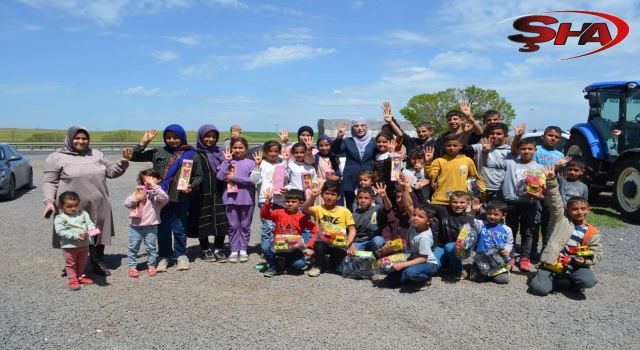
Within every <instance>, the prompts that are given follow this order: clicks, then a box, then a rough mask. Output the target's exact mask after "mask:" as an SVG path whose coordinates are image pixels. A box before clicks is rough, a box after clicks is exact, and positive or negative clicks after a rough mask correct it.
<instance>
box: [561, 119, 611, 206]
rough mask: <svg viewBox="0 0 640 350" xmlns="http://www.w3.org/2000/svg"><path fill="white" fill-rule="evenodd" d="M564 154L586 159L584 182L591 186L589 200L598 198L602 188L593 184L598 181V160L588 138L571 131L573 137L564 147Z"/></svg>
mask: <svg viewBox="0 0 640 350" xmlns="http://www.w3.org/2000/svg"><path fill="white" fill-rule="evenodd" d="M564 154H566V155H567V156H580V158H582V161H584V163H585V165H586V169H585V172H584V176H583V178H582V182H584V184H585V185H587V187H589V202H593V201H595V200H596V199H598V196H599V195H600V191H601V189H602V188H601V187H593V186H591V185H592V184H593V183H597V179H596V175H597V171H598V170H597V169H598V160H597V159H595V158H593V155H592V154H591V147H589V142H587V139H586V138H585V137H584V136H583V135H582V134H580V133H579V132H574V133H571V138H570V139H569V141H568V142H567V145H566V146H565V147H564Z"/></svg>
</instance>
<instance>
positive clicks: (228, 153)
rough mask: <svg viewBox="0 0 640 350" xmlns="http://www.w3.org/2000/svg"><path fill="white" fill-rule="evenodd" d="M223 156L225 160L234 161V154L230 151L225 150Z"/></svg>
mask: <svg viewBox="0 0 640 350" xmlns="http://www.w3.org/2000/svg"><path fill="white" fill-rule="evenodd" d="M222 154H223V155H224V160H232V159H233V152H231V150H230V149H228V148H227V149H225V150H224V151H222Z"/></svg>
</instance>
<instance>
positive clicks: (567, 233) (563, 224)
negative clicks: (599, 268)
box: [540, 179, 604, 265]
mask: <svg viewBox="0 0 640 350" xmlns="http://www.w3.org/2000/svg"><path fill="white" fill-rule="evenodd" d="M546 196H547V197H548V200H549V211H550V213H551V227H552V230H551V237H549V242H548V243H547V247H546V248H545V249H544V251H543V252H542V256H540V260H541V261H542V262H545V263H548V264H555V263H556V262H557V261H558V257H559V256H560V252H561V251H562V249H564V247H565V245H566V244H567V242H568V241H569V239H570V238H571V235H572V234H573V232H574V231H575V225H574V224H573V222H571V220H569V218H567V217H566V216H565V214H564V204H563V202H562V196H561V195H560V190H559V186H558V180H556V179H554V180H547V194H546ZM589 229H591V230H593V229H595V227H593V226H591V225H589ZM601 237H602V235H601V234H600V233H596V234H593V235H592V236H591V238H589V241H588V242H586V245H587V246H588V247H589V249H591V251H592V252H593V259H592V260H591V259H588V260H586V261H585V264H584V265H594V264H596V263H598V262H600V261H601V260H602V256H603V254H604V249H603V247H602V240H601Z"/></svg>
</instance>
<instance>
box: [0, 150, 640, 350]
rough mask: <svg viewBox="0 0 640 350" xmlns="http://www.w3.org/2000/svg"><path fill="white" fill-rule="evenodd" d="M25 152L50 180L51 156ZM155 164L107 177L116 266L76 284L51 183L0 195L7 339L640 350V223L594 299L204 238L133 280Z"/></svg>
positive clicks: (45, 343)
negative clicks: (225, 247) (130, 217)
mask: <svg viewBox="0 0 640 350" xmlns="http://www.w3.org/2000/svg"><path fill="white" fill-rule="evenodd" d="M28 157H29V158H30V159H31V162H32V164H33V167H34V173H35V174H36V175H35V184H37V185H38V186H39V185H40V184H41V182H42V181H41V176H42V175H41V174H42V167H43V163H44V159H45V156H44V155H41V154H34V155H31V156H29V155H28ZM112 157H113V158H114V159H115V156H112ZM146 166H147V165H146V164H136V163H132V166H131V168H130V169H129V171H128V173H127V174H125V175H124V176H123V177H121V178H119V179H115V180H109V188H110V190H111V196H112V206H113V208H114V217H115V222H116V236H115V237H114V244H113V245H112V246H110V247H107V254H108V264H109V265H110V266H111V267H112V268H114V269H115V271H114V274H113V276H111V277H109V278H108V279H107V280H104V279H97V282H99V283H97V284H95V285H91V286H85V287H83V288H82V290H81V291H79V292H71V291H69V289H68V288H67V283H66V279H65V278H61V277H60V270H61V268H62V266H63V260H62V256H61V253H60V251H58V250H54V249H51V247H50V232H51V222H50V221H46V220H44V219H42V218H41V211H42V204H41V202H40V201H41V197H42V191H41V189H39V188H36V189H34V190H32V191H29V192H22V193H21V196H20V197H19V198H18V199H16V200H14V201H12V202H0V213H2V219H1V220H0V232H2V235H1V236H0V256H2V261H3V263H2V264H0V276H2V278H1V279H0V303H1V304H0V305H2V306H1V307H0V319H2V320H3V322H2V323H1V324H0V341H1V344H2V347H3V348H11V349H13V348H97V349H103V348H104V349H107V348H108V349H134V348H158V349H160V348H178V347H187V348H210V347H221V348H238V349H240V348H247V347H254V348H285V347H286V348H321V347H327V346H331V347H339V348H363V347H371V348H425V347H429V348H441V347H451V348H479V349H495V348H566V349H570V348H576V349H577V348H593V349H602V348H607V349H614V348H615V349H629V348H636V349H638V348H640V332H638V330H639V329H640V317H639V316H638V305H640V300H639V297H638V293H637V291H638V290H639V289H640V279H639V277H640V272H639V271H640V259H638V257H637V254H636V252H638V251H640V241H639V239H638V238H639V237H638V235H639V233H640V230H639V229H638V226H630V227H629V228H627V229H625V230H611V229H605V230H603V232H602V233H603V235H604V242H605V249H606V253H605V254H606V255H605V259H604V262H603V263H602V264H600V265H598V266H597V267H596V268H595V269H594V270H595V272H596V274H597V277H598V279H599V283H598V285H597V286H596V287H595V288H593V289H591V290H588V291H587V300H584V301H575V300H572V299H569V298H567V297H566V296H565V295H563V294H561V293H557V294H552V295H549V296H547V297H544V298H541V297H536V296H532V295H529V294H527V293H526V289H527V286H526V280H527V276H524V275H519V274H512V280H511V283H510V284H509V285H507V286H498V285H495V284H492V283H485V284H480V285H478V284H473V283H471V282H470V281H461V282H457V283H453V282H447V280H446V279H443V278H441V277H436V278H434V280H433V284H432V286H431V287H429V288H428V289H427V290H423V291H420V292H417V293H403V292H401V291H399V290H385V289H379V288H375V287H374V286H373V285H372V283H371V281H355V280H349V279H343V278H341V277H339V276H335V275H322V276H320V277H319V278H315V279H312V278H309V277H307V276H290V275H284V276H279V277H276V278H272V279H267V278H264V277H262V276H261V275H260V274H259V273H257V272H256V271H254V269H253V265H254V264H255V263H257V262H259V257H258V256H257V255H254V254H252V255H251V258H250V263H248V264H235V265H232V264H228V263H227V264H217V263H205V262H202V261H201V260H200V259H199V248H198V242H197V240H196V239H190V240H189V242H188V245H189V255H190V258H191V261H192V264H191V269H190V270H188V271H177V270H176V269H175V268H171V269H169V271H168V272H167V273H164V274H159V275H158V276H157V277H155V278H152V279H150V278H148V277H147V276H146V274H141V277H140V278H138V279H135V280H134V279H131V278H128V277H127V269H126V246H127V239H128V238H127V211H126V209H125V208H124V207H123V205H122V204H121V203H122V202H123V200H124V198H125V197H126V196H127V195H128V194H129V193H130V192H131V191H132V188H133V186H134V178H135V175H136V174H137V172H138V171H139V170H141V169H143V168H144V167H146ZM258 222H259V221H258V220H254V223H255V224H254V226H253V232H254V233H255V234H254V235H253V237H252V243H253V244H257V242H258V240H259V234H258V232H259V230H258V225H257V223H258ZM141 261H144V258H142V259H141Z"/></svg>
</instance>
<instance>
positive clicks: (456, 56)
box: [429, 51, 491, 69]
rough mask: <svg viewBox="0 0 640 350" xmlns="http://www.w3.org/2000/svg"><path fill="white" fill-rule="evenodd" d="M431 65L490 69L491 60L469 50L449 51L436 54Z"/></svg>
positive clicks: (436, 66)
mask: <svg viewBox="0 0 640 350" xmlns="http://www.w3.org/2000/svg"><path fill="white" fill-rule="evenodd" d="M429 65H430V66H432V67H435V68H452V69H467V68H475V69H490V68H491V60H490V59H488V58H487V57H483V56H480V55H478V54H473V53H470V52H467V51H447V52H442V53H439V54H437V55H435V56H434V57H433V58H432V59H431V61H430V62H429Z"/></svg>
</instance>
